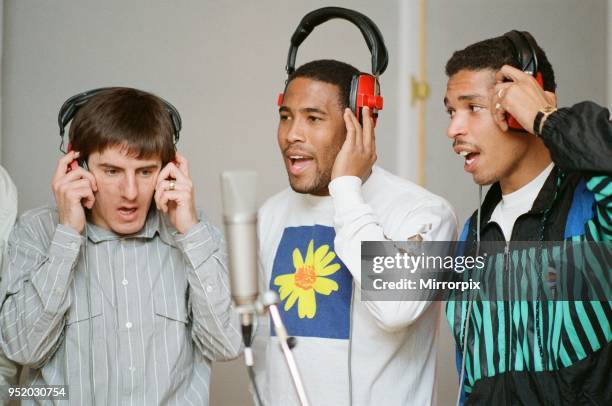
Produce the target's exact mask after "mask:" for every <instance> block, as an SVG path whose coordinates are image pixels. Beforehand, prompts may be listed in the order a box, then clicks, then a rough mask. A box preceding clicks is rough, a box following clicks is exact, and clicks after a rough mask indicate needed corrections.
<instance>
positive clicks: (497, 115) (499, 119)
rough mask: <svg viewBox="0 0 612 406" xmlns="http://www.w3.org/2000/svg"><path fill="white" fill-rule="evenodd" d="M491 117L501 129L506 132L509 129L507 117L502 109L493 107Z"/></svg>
mask: <svg viewBox="0 0 612 406" xmlns="http://www.w3.org/2000/svg"><path fill="white" fill-rule="evenodd" d="M492 114H493V119H494V120H495V124H497V126H498V127H499V128H500V129H501V130H502V131H503V132H506V131H508V130H509V129H510V126H509V125H508V118H507V115H506V113H505V112H504V111H501V110H497V109H496V108H495V107H493V113H492Z"/></svg>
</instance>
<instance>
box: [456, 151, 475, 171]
mask: <svg viewBox="0 0 612 406" xmlns="http://www.w3.org/2000/svg"><path fill="white" fill-rule="evenodd" d="M459 155H460V156H461V157H463V158H465V165H464V166H463V169H465V170H466V171H468V172H470V171H471V170H472V169H474V166H475V165H476V163H477V162H478V158H479V157H480V152H470V151H460V152H459Z"/></svg>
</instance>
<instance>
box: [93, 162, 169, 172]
mask: <svg viewBox="0 0 612 406" xmlns="http://www.w3.org/2000/svg"><path fill="white" fill-rule="evenodd" d="M98 165H99V166H102V167H104V168H107V169H118V170H123V169H124V168H121V167H119V166H115V165H113V164H109V163H105V162H103V163H100V164H98ZM158 167H159V165H158V164H151V165H145V166H141V167H138V168H136V170H144V169H157V168H158Z"/></svg>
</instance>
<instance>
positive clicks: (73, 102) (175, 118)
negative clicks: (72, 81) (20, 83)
mask: <svg viewBox="0 0 612 406" xmlns="http://www.w3.org/2000/svg"><path fill="white" fill-rule="evenodd" d="M113 89H122V88H121V87H100V88H97V89H92V90H87V91H85V92H82V93H79V94H76V95H74V96H72V97H71V98H69V99H68V100H66V101H65V102H64V104H62V107H61V108H60V111H59V114H58V116H57V124H58V126H59V130H60V137H61V138H62V146H63V144H64V132H65V130H66V126H67V125H68V123H69V122H70V120H72V119H73V118H74V116H75V115H76V113H77V111H78V110H79V109H80V108H81V107H82V106H83V105H84V104H85V103H87V102H88V101H89V100H91V99H92V98H93V97H95V96H97V95H99V94H100V93H103V92H106V91H108V90H113ZM155 97H157V98H158V99H160V100H161V102H162V103H163V105H164V108H165V109H166V111H167V112H168V114H170V119H171V121H172V129H173V130H174V144H175V145H176V143H177V142H178V140H179V135H180V132H181V128H182V125H183V122H182V120H181V115H180V114H179V112H178V110H177V109H176V107H174V106H173V105H172V104H171V103H170V102H168V101H166V100H164V99H162V98H161V97H159V96H155ZM60 149H62V148H61V147H60ZM62 152H64V151H62Z"/></svg>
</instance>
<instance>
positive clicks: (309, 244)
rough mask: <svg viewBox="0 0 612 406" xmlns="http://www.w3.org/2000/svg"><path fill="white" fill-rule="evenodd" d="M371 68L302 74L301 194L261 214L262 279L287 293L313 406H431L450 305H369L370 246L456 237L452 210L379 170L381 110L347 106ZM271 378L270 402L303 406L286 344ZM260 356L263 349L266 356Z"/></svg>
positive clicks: (284, 309)
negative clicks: (440, 336)
mask: <svg viewBox="0 0 612 406" xmlns="http://www.w3.org/2000/svg"><path fill="white" fill-rule="evenodd" d="M358 74H359V71H358V70H357V69H355V68H354V67H352V66H350V65H347V64H345V63H342V62H338V61H333V60H318V61H313V62H309V63H307V64H305V65H303V66H301V67H300V68H298V69H297V70H295V72H293V73H291V74H290V76H289V78H288V82H287V86H286V91H285V93H284V95H283V97H282V102H281V104H280V108H279V114H280V123H279V126H278V144H279V147H280V150H281V153H282V157H283V161H284V163H285V167H286V169H287V173H288V176H289V184H290V186H291V187H290V188H287V189H286V190H284V191H282V192H280V193H279V194H277V195H275V196H273V197H272V198H270V199H269V200H268V201H267V202H266V203H265V204H264V206H263V207H262V208H261V209H260V212H259V223H258V235H259V241H260V261H261V274H262V281H263V283H265V284H266V285H267V288H269V289H273V290H275V291H277V292H278V293H279V296H280V300H281V303H280V304H279V310H280V312H281V317H282V319H283V322H284V323H285V325H286V327H287V330H288V333H289V335H292V336H296V337H297V346H296V347H295V348H294V350H293V351H294V354H295V358H296V360H297V364H298V368H299V370H300V372H301V375H302V378H303V382H304V386H305V389H306V394H307V396H308V398H309V400H310V402H311V404H313V405H325V404H333V405H349V404H355V405H369V404H375V403H376V402H382V403H381V404H411V403H414V404H420V405H424V404H431V403H432V402H433V400H434V381H435V361H436V337H437V327H438V321H439V314H440V306H439V305H438V304H436V303H427V302H415V301H405V302H398V301H396V302H382V301H365V300H364V301H362V293H361V255H360V251H361V250H360V246H361V242H362V241H368V240H386V239H394V240H401V241H405V240H407V239H410V238H422V239H424V240H452V239H454V238H455V236H456V235H455V233H456V220H455V218H454V214H453V211H452V209H451V208H450V206H449V205H448V203H446V202H445V201H444V200H443V199H441V198H439V197H437V196H435V195H433V194H432V193H429V192H428V191H426V190H425V189H422V188H420V187H418V186H416V185H414V184H413V183H411V182H409V181H407V180H404V179H401V178H399V177H397V176H395V175H392V174H391V173H389V172H387V171H385V170H384V169H382V168H380V167H378V166H373V164H374V162H375V161H376V144H375V137H374V120H373V117H372V110H371V109H370V108H368V107H363V110H362V111H361V112H360V113H361V116H362V120H363V126H362V125H361V124H360V123H359V120H358V119H357V118H356V116H355V114H354V113H353V112H352V111H351V110H350V109H349V108H347V106H348V105H349V104H350V103H349V97H350V91H349V89H350V87H351V80H352V78H353V77H355V75H358ZM257 334H258V336H257V337H256V344H255V345H258V344H257V341H259V342H260V344H261V342H262V341H263V344H264V345H265V346H266V347H267V357H266V359H262V360H258V361H259V362H256V363H255V365H256V366H257V365H258V364H259V365H260V366H261V367H262V370H260V372H259V381H260V384H261V386H262V389H263V394H264V396H263V397H264V399H265V400H266V401H265V402H264V403H265V404H266V405H291V404H297V403H298V401H297V398H296V395H295V392H294V391H293V390H289V388H292V387H293V386H292V383H291V380H290V375H289V372H288V369H287V366H286V364H285V361H284V359H283V356H282V353H281V352H280V350H279V348H278V340H277V338H276V336H275V335H274V334H273V333H272V334H271V333H270V328H269V327H267V326H259V328H258V331H257ZM255 354H256V355H257V354H258V351H256V352H255Z"/></svg>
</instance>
